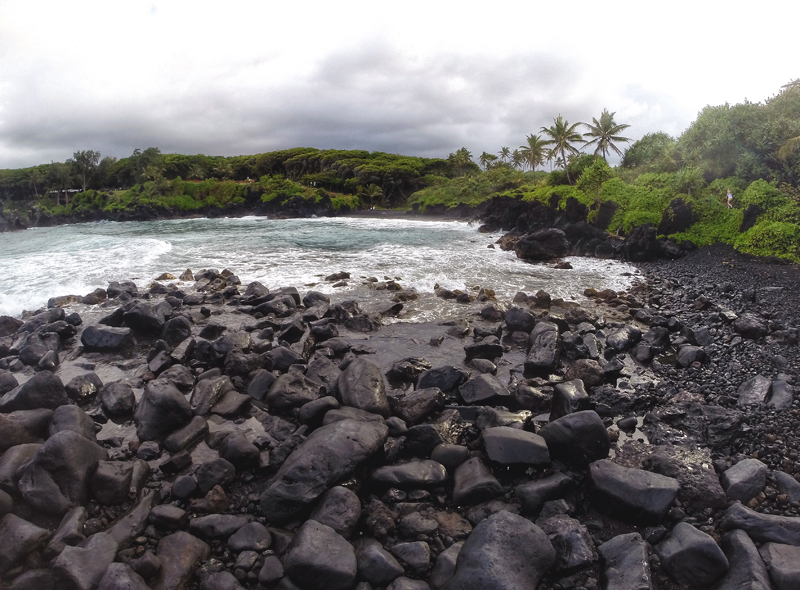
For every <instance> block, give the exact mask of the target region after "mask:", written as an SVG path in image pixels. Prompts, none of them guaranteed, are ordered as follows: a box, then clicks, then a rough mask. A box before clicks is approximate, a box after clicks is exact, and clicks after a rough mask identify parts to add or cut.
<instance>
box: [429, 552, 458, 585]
mask: <svg viewBox="0 0 800 590" xmlns="http://www.w3.org/2000/svg"><path fill="white" fill-rule="evenodd" d="M463 546H464V542H463V541H460V542H458V543H453V544H452V545H450V546H449V547H448V548H447V549H445V550H444V551H442V552H441V553H440V554H439V555H438V557H437V558H436V562H435V563H434V564H433V569H431V575H430V577H429V578H428V582H429V583H430V585H431V587H432V588H434V589H435V590H439V589H440V588H443V587H444V585H445V584H447V582H449V581H450V580H451V579H452V578H453V574H455V573H456V562H457V560H458V554H459V553H461V548H462V547H463Z"/></svg>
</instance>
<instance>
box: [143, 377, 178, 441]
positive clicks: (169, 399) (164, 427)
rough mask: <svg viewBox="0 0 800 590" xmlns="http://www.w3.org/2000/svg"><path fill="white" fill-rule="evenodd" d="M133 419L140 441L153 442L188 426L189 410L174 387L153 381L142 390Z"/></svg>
mask: <svg viewBox="0 0 800 590" xmlns="http://www.w3.org/2000/svg"><path fill="white" fill-rule="evenodd" d="M133 417H134V420H135V422H136V436H138V437H139V440H140V441H146V440H156V439H159V438H162V437H164V436H167V435H168V434H170V433H172V432H174V431H175V430H177V429H178V428H180V427H181V426H184V425H185V424H188V422H189V421H190V420H191V419H192V408H191V406H190V405H189V402H188V401H187V400H186V398H185V397H184V395H183V394H182V393H181V392H180V391H179V390H178V388H177V387H175V386H174V385H173V384H172V383H170V382H169V381H166V380H164V379H156V380H155V381H151V382H150V383H148V384H147V386H146V387H145V388H144V394H143V395H142V399H141V400H139V405H138V406H137V408H136V412H135V414H134V416H133Z"/></svg>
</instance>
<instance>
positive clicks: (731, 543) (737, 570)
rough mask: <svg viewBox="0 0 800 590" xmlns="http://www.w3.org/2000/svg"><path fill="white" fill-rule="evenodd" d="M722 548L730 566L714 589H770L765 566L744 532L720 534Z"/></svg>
mask: <svg viewBox="0 0 800 590" xmlns="http://www.w3.org/2000/svg"><path fill="white" fill-rule="evenodd" d="M722 549H723V550H724V551H725V557H727V558H728V563H729V564H730V567H729V568H728V573H727V574H726V575H725V577H723V578H722V580H721V581H720V582H719V584H718V585H717V586H715V587H714V588H715V590H739V589H740V588H746V589H747V590H772V585H771V584H770V581H769V574H768V573H767V568H766V566H765V565H764V562H763V560H762V559H761V556H760V555H759V553H758V549H756V546H755V545H754V544H753V541H752V540H751V539H750V537H748V536H747V533H746V532H744V531H730V532H727V533H725V534H724V535H722Z"/></svg>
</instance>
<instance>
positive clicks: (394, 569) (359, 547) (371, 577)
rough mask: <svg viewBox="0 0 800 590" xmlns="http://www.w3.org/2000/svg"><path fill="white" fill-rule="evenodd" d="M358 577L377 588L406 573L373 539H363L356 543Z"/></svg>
mask: <svg viewBox="0 0 800 590" xmlns="http://www.w3.org/2000/svg"><path fill="white" fill-rule="evenodd" d="M355 551H356V563H357V564H358V577H359V578H360V579H362V580H366V581H367V582H369V583H370V584H373V585H375V586H385V585H386V584H389V583H391V581H392V580H394V579H395V578H397V577H399V576H402V575H403V574H404V573H405V570H404V569H403V566H402V565H400V564H399V563H398V561H397V559H395V557H394V556H393V555H392V554H391V553H389V552H388V551H386V549H384V548H383V546H381V544H380V543H379V542H378V541H377V540H375V539H372V538H369V537H363V538H361V539H359V540H358V542H356V545H355Z"/></svg>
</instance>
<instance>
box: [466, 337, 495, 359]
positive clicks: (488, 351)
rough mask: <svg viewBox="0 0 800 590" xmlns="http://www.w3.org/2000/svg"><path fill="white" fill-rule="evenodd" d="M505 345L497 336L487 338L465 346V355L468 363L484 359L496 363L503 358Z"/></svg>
mask: <svg viewBox="0 0 800 590" xmlns="http://www.w3.org/2000/svg"><path fill="white" fill-rule="evenodd" d="M503 352H504V350H503V345H502V344H500V340H499V339H498V338H497V336H486V337H485V338H482V339H481V340H478V341H477V342H471V343H470V344H467V345H466V346H464V354H465V355H466V360H467V361H473V360H475V359H484V360H487V361H490V362H491V361H495V360H497V359H499V358H500V357H502V356H503Z"/></svg>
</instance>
